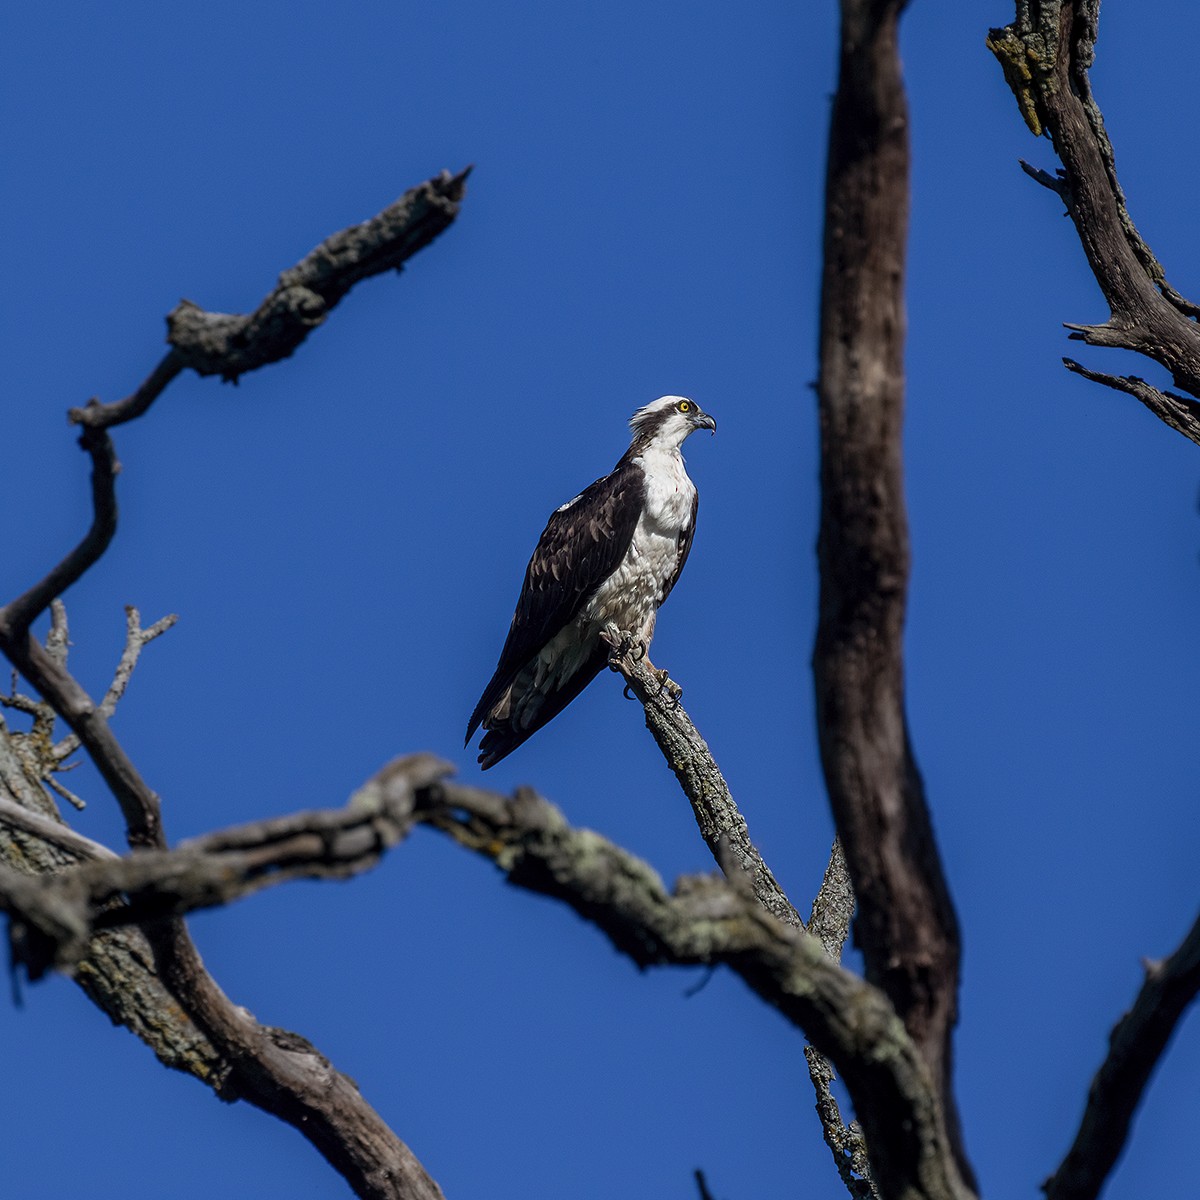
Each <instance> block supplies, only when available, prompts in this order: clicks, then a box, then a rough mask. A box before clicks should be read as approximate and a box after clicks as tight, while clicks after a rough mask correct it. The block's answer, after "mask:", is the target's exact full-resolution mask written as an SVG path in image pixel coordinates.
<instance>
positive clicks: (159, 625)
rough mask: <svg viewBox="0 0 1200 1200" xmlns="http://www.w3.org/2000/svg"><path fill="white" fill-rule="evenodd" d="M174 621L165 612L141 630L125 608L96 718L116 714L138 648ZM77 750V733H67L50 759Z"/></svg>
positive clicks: (138, 619)
mask: <svg viewBox="0 0 1200 1200" xmlns="http://www.w3.org/2000/svg"><path fill="white" fill-rule="evenodd" d="M55 603H56V605H57V606H58V607H59V608H60V609H61V608H62V605H61V602H59V601H56V602H55ZM64 611H65V610H64ZM178 620H179V616H178V614H176V613H168V614H167V616H165V617H161V618H160V619H159V620H157V621H155V622H154V624H153V625H151V626H150V628H149V629H143V628H142V615H141V613H139V612H138V610H137V609H136V608H134V607H133V605H132V604H129V605H126V606H125V648H124V649H123V650H122V651H121V657H120V660H119V661H118V662H117V669H116V671H115V672H114V674H113V679H112V683H110V684H109V685H108V691H107V692H105V693H104V699H103V700H101V701H100V709H99V711H100V715H101V716H103V717H104V718H105V719H106V720H107V719H108V718H109V717H111V716H112V715H113V713H114V712H116V710H117V705H118V704H119V703H120V701H121V697H122V696H124V695H125V689H126V688H127V687H128V686H129V680H130V678H131V677H132V676H133V672H134V668H135V667H136V666H137V663H138V658H139V657H140V656H141V653H142V647H143V646H145V645H146V643H147V642H152V641H154V639H155V638H156V637H160V636H161V635H162V634H164V633H166V632H167V630H168V629H170V628H172V627H173V626H174V625H175V624H176V622H177V621H178ZM46 649H47V650H48V651H49V650H50V646H49V643H47V646H46ZM78 749H79V737H78V735H77V734H74V733H70V734H68V735H67V736H66V737H65V738H63V739H62V740H61V741H59V742H56V743H55V745H54V757H55V759H56V760H58V761H59V762H61V761H62V760H63V759H65V758H69V757H70V756H71V755H72V754H74V753H75V751H76V750H78Z"/></svg>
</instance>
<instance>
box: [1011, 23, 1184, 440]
mask: <svg viewBox="0 0 1200 1200" xmlns="http://www.w3.org/2000/svg"><path fill="white" fill-rule="evenodd" d="M1099 20H1100V3H1099V0H1041V3H1039V4H1036V5H1035V4H1031V3H1030V2H1029V0H1017V5H1016V20H1015V21H1014V22H1013V24H1011V25H1008V26H1006V27H1005V28H1003V29H993V30H992V31H991V33H990V35H989V36H988V39H987V45H988V48H989V49H990V50H991V51H992V53H993V54H995V55H996V57H997V58H998V59H999V60H1000V64H1001V66H1002V67H1003V69H1004V75H1005V78H1006V80H1007V81H1008V83H1009V86H1010V87H1011V88H1012V90H1013V94H1014V95H1015V96H1016V98H1017V102H1018V105H1019V107H1020V110H1021V115H1022V117H1023V118H1024V120H1025V122H1026V124H1027V125H1028V126H1029V128H1030V130H1031V131H1032V132H1033V133H1035V134H1038V135H1041V134H1043V133H1048V134H1049V135H1050V137H1051V139H1052V141H1053V143H1054V151H1055V153H1056V154H1057V155H1058V158H1059V160H1060V162H1061V163H1062V167H1061V169H1060V170H1058V172H1057V173H1056V174H1055V175H1053V176H1052V175H1050V174H1049V173H1047V172H1045V171H1041V170H1038V169H1036V168H1031V167H1028V166H1025V169H1026V171H1027V172H1028V173H1029V174H1030V175H1032V176H1033V177H1034V178H1035V179H1037V180H1038V182H1039V183H1042V184H1044V185H1045V186H1047V187H1049V188H1051V189H1052V190H1053V191H1054V192H1055V194H1056V195H1058V196H1059V197H1061V198H1062V200H1063V202H1064V204H1065V205H1066V208H1067V214H1068V215H1069V216H1070V218H1071V221H1072V223H1073V224H1074V226H1075V230H1076V233H1077V234H1078V236H1079V241H1080V244H1081V246H1082V247H1083V251H1084V254H1085V255H1086V256H1087V260H1088V265H1089V266H1090V267H1091V269H1092V274H1093V275H1094V276H1095V278H1096V282H1097V283H1098V284H1099V285H1100V290H1101V291H1102V292H1103V293H1104V298H1105V300H1106V301H1107V302H1108V307H1109V311H1110V316H1109V319H1108V320H1107V321H1106V322H1104V323H1103V324H1094V325H1080V324H1071V325H1068V326H1067V328H1068V329H1070V330H1072V331H1073V332H1072V336H1073V337H1077V338H1078V339H1079V340H1081V341H1084V342H1087V343H1088V344H1089V345H1092V346H1109V347H1116V348H1119V349H1124V350H1133V351H1134V352H1136V353H1138V354H1141V355H1143V356H1145V357H1146V358H1149V359H1152V360H1153V361H1154V362H1157V363H1160V364H1161V365H1162V366H1164V367H1165V368H1166V369H1167V370H1168V371H1170V373H1171V375H1172V377H1173V378H1174V380H1175V383H1176V385H1177V386H1178V387H1179V388H1181V389H1182V390H1183V391H1186V392H1189V393H1191V395H1192V396H1195V397H1197V398H1200V327H1198V326H1197V324H1196V318H1197V317H1200V307H1198V306H1197V305H1196V304H1195V303H1193V302H1192V301H1191V300H1189V299H1187V298H1186V297H1185V296H1183V295H1181V294H1180V293H1179V292H1178V291H1177V290H1176V289H1175V288H1173V287H1172V286H1171V285H1170V283H1168V281H1167V278H1166V273H1165V272H1164V270H1163V268H1162V265H1161V264H1160V263H1159V261H1158V259H1157V258H1156V257H1155V256H1154V254H1153V252H1152V251H1151V249H1150V247H1149V246H1147V245H1146V243H1145V241H1143V239H1142V237H1141V235H1140V234H1139V233H1138V231H1137V228H1136V226H1135V225H1134V223H1133V220H1132V218H1131V217H1130V215H1129V210H1128V208H1127V207H1126V203H1125V194H1124V192H1123V191H1122V189H1121V184H1120V182H1119V180H1118V179H1117V170H1116V162H1115V157H1114V154H1113V148H1112V143H1111V142H1110V141H1109V139H1108V133H1107V132H1106V130H1105V127H1104V118H1103V116H1102V115H1101V112H1100V107H1099V105H1098V104H1097V103H1096V100H1095V97H1094V96H1093V95H1092V87H1091V79H1090V75H1089V72H1090V70H1091V66H1092V62H1093V60H1094V59H1095V52H1096V38H1097V35H1098V32H1099ZM1064 361H1065V362H1066V363H1067V366H1068V367H1070V369H1072V370H1075V371H1076V372H1077V373H1078V374H1081V375H1083V376H1084V377H1085V378H1088V379H1093V380H1095V381H1097V382H1100V383H1103V384H1105V385H1106V386H1108V387H1113V388H1117V389H1118V390H1120V391H1124V392H1128V393H1129V394H1130V395H1133V396H1136V397H1137V398H1138V399H1139V400H1141V401H1142V403H1143V404H1145V405H1146V407H1147V408H1149V409H1150V411H1151V412H1153V413H1154V414H1155V415H1156V416H1157V417H1159V419H1160V420H1162V421H1164V422H1165V423H1166V424H1168V425H1170V426H1171V428H1172V429H1175V430H1177V431H1178V432H1180V433H1182V434H1183V435H1184V437H1186V438H1189V439H1190V440H1191V441H1193V442H1196V443H1197V444H1200V422H1198V421H1197V420H1196V413H1195V411H1194V410H1192V409H1191V407H1190V403H1191V402H1190V401H1184V400H1183V399H1182V398H1175V397H1171V396H1170V395H1169V393H1162V392H1159V391H1157V389H1154V388H1151V387H1150V386H1149V385H1148V384H1145V383H1144V382H1143V381H1141V380H1138V379H1136V378H1134V377H1124V378H1122V377H1119V376H1113V375H1102V374H1100V373H1098V372H1091V373H1089V372H1087V371H1085V370H1083V369H1082V368H1080V367H1078V365H1077V364H1074V365H1073V364H1072V363H1071V361H1070V360H1064Z"/></svg>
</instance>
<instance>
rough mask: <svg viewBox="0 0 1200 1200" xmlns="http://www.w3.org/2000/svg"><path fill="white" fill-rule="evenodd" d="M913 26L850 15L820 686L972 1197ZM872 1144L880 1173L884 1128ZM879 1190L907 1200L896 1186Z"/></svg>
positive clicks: (829, 295)
mask: <svg viewBox="0 0 1200 1200" xmlns="http://www.w3.org/2000/svg"><path fill="white" fill-rule="evenodd" d="M902 8H903V5H902V4H901V3H899V2H892V3H885V2H881V0H843V3H842V6H841V11H842V19H841V56H840V62H839V71H838V88H837V93H836V96H835V98H834V105H833V116H832V121H831V126H830V135H829V162H828V169H827V177H826V191H825V242H824V266H823V273H822V283H821V330H820V371H819V377H818V384H817V394H818V405H819V416H820V434H821V497H822V499H821V521H820V533H819V537H818V543H817V555H818V561H819V566H820V573H821V584H820V614H819V621H818V628H817V637H816V645H815V648H814V652H813V670H814V676H815V680H814V681H815V686H816V697H817V728H818V736H819V742H820V748H821V759H822V764H823V767H824V771H825V778H826V782H827V786H828V789H829V795H830V801H831V804H832V806H833V813H834V819H835V821H836V823H837V828H838V833H839V835H840V837H841V841H842V845H843V847H844V849H845V854H846V861H847V864H848V866H849V871H850V878H851V880H852V881H853V885H854V892H855V895H856V896H857V898H858V905H859V915H858V921H857V924H856V933H857V940H858V944H859V945H860V947H861V949H862V952H863V957H864V960H865V963H866V970H867V978H868V979H869V980H871V981H872V982H874V983H876V984H878V985H879V986H880V987H881V988H882V989H883V990H884V991H885V992H886V993H887V995H888V996H889V997H890V998H891V1001H892V1003H893V1004H894V1005H895V1007H896V1011H897V1012H898V1013H899V1014H900V1016H901V1018H902V1019H903V1021H904V1024H905V1026H906V1028H907V1029H908V1031H909V1033H910V1034H911V1036H912V1038H913V1040H914V1042H915V1043H916V1045H917V1046H918V1047H919V1048H920V1051H921V1054H922V1055H923V1057H924V1059H925V1062H926V1063H927V1065H928V1067H929V1070H930V1073H931V1076H932V1078H933V1079H934V1080H935V1081H936V1086H937V1092H938V1096H939V1098H940V1102H941V1105H942V1109H943V1113H944V1119H945V1128H946V1135H947V1138H948V1139H949V1142H950V1144H951V1145H952V1146H953V1147H954V1149H955V1153H956V1156H957V1159H958V1165H959V1171H960V1173H961V1176H962V1182H961V1186H962V1187H963V1188H964V1190H965V1189H967V1188H970V1187H972V1186H973V1178H972V1174H971V1170H970V1167H969V1166H968V1164H967V1161H966V1156H965V1152H964V1151H963V1148H962V1144H961V1138H960V1135H959V1132H958V1120H957V1115H956V1108H955V1102H954V1097H953V1091H952V1087H951V1074H952V1071H951V1063H952V1053H951V1034H952V1031H953V1027H954V1024H955V1021H956V1018H957V995H958V971H959V955H960V946H959V931H958V922H957V918H956V916H955V912H954V908H953V904H952V902H951V899H950V892H949V888H948V887H947V884H946V880H945V877H944V874H943V871H942V866H941V860H940V858H939V855H938V851H937V846H936V844H935V840H934V835H933V828H932V824H931V822H930V818H929V812H928V808H927V805H926V802H925V794H924V788H923V785H922V782H921V777H920V774H919V772H918V769H917V764H916V760H915V758H914V755H913V751H912V747H911V744H910V741H909V735H908V725H907V719H906V716H905V710H904V669H903V645H902V640H903V627H904V615H905V600H906V593H907V584H908V571H909V546H908V528H907V523H906V518H905V505H904V491H903V479H902V464H901V421H902V415H903V401H904V332H905V319H904V302H903V288H904V267H905V242H906V236H907V217H908V172H909V149H908V112H907V103H906V100H905V94H904V85H903V81H902V79H901V73H900V60H899V53H898V46H897V36H898V22H899V18H900V13H901V11H902ZM864 1124H866V1122H865V1121H864ZM867 1142H868V1147H869V1149H870V1151H871V1160H872V1163H873V1164H874V1165H876V1166H877V1167H878V1166H879V1164H878V1162H877V1148H876V1146H875V1143H874V1133H873V1131H872V1130H871V1129H869V1128H868V1130H867ZM876 1175H877V1179H878V1181H879V1183H880V1186H881V1187H882V1189H883V1192H884V1194H885V1195H890V1194H891V1191H890V1188H889V1187H888V1185H887V1180H886V1173H885V1172H883V1171H879V1170H877V1172H876Z"/></svg>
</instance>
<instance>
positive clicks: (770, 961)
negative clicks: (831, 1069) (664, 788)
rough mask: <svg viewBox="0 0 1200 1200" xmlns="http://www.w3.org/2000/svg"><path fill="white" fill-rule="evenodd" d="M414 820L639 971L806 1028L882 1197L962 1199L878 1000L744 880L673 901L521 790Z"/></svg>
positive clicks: (915, 1059)
mask: <svg viewBox="0 0 1200 1200" xmlns="http://www.w3.org/2000/svg"><path fill="white" fill-rule="evenodd" d="M416 812H417V816H418V819H419V820H421V821H424V822H425V823H426V824H429V825H431V826H433V827H434V828H436V829H440V830H441V831H442V832H444V833H446V834H448V835H449V836H450V837H452V838H453V839H454V840H455V841H457V842H458V843H459V844H460V845H463V846H465V847H467V848H468V849H470V850H473V851H474V852H475V853H477V854H480V855H482V856H483V857H485V858H487V859H489V860H490V861H491V862H494V863H495V864H496V865H497V866H498V867H499V868H500V869H501V870H502V871H504V873H505V876H506V878H507V879H508V881H509V882H510V883H512V884H514V885H516V886H518V887H521V888H524V889H526V890H528V891H532V892H536V893H538V894H540V895H545V896H551V897H553V898H555V899H558V900H561V901H562V902H563V903H565V904H567V905H568V906H569V907H571V908H572V909H574V910H575V911H576V912H577V913H578V914H579V915H580V916H582V917H583V918H584V919H585V920H587V921H589V922H590V923H591V924H593V925H595V926H596V927H597V928H598V929H600V930H601V932H603V933H604V934H605V935H606V936H607V937H608V938H609V940H610V941H611V942H612V943H613V945H614V946H616V948H617V949H618V950H620V951H622V952H623V953H624V954H626V955H628V956H629V957H630V958H631V959H632V960H633V961H634V962H635V963H637V964H638V965H639V966H643V967H646V966H653V965H658V964H677V965H700V964H706V965H712V964H720V965H724V966H726V967H728V968H729V969H730V970H732V971H733V972H734V973H735V974H737V975H739V976H740V977H741V978H742V979H743V980H744V981H745V982H746V983H747V984H748V985H749V986H750V987H751V988H752V989H753V990H754V991H755V992H756V993H757V994H758V995H759V996H760V997H761V998H762V999H763V1000H764V1001H766V1002H767V1003H768V1004H770V1005H771V1006H772V1007H774V1008H775V1009H777V1010H778V1011H779V1012H780V1013H781V1014H782V1015H783V1016H784V1017H785V1018H786V1019H787V1020H788V1021H790V1022H791V1023H792V1024H794V1025H796V1026H797V1027H798V1028H800V1029H802V1030H803V1031H804V1032H805V1033H806V1034H807V1036H808V1037H809V1039H810V1040H811V1041H812V1043H813V1045H814V1046H815V1047H817V1049H818V1050H820V1051H821V1053H823V1054H825V1055H826V1056H827V1057H828V1058H829V1059H830V1061H831V1062H832V1063H833V1064H834V1066H835V1067H836V1068H837V1070H838V1072H839V1074H840V1075H841V1077H842V1078H843V1080H844V1081H845V1083H846V1086H847V1088H848V1090H849V1091H850V1094H851V1096H852V1098H853V1100H854V1106H855V1110H856V1112H857V1113H858V1116H859V1119H860V1121H861V1122H862V1125H863V1128H864V1130H865V1132H866V1138H867V1144H868V1146H869V1147H870V1153H871V1164H872V1167H873V1169H874V1177H875V1178H876V1180H877V1181H878V1182H879V1186H880V1193H881V1194H882V1195H886V1196H895V1197H907V1198H911V1200H915V1198H917V1197H926V1198H929V1200H935V1198H936V1200H951V1198H954V1200H962V1198H963V1197H964V1196H966V1195H967V1193H966V1192H965V1191H964V1189H963V1187H962V1184H961V1181H960V1179H959V1176H958V1171H957V1168H956V1166H955V1162H954V1155H953V1153H952V1150H951V1147H950V1146H949V1143H948V1142H947V1140H946V1137H945V1130H944V1124H943V1119H942V1113H941V1105H940V1100H939V1098H938V1095H937V1088H936V1085H935V1083H934V1081H933V1080H932V1078H931V1076H930V1074H929V1070H928V1067H927V1065H926V1064H925V1062H924V1060H923V1057H922V1054H921V1052H920V1050H919V1048H918V1047H917V1046H916V1045H915V1043H914V1042H913V1040H912V1039H911V1038H910V1037H909V1035H908V1034H907V1032H906V1031H905V1029H904V1026H903V1024H902V1023H901V1021H900V1020H899V1018H898V1017H897V1015H896V1013H895V1010H894V1009H893V1008H892V1006H891V1004H890V1003H889V1001H888V1000H887V998H886V997H885V996H884V994H883V993H882V992H881V991H880V990H879V989H877V988H875V987H873V986H872V985H871V984H869V983H866V982H865V981H863V980H862V979H860V978H858V976H856V975H854V974H852V973H851V972H849V971H846V970H844V969H843V968H842V967H839V966H838V965H837V964H836V963H835V962H834V961H833V960H832V959H831V958H830V957H829V956H828V955H827V954H826V953H825V950H824V949H823V948H822V946H821V944H820V942H819V941H818V940H817V939H816V938H813V937H810V936H809V935H808V934H806V933H805V932H804V931H803V930H802V929H800V928H799V927H797V926H796V925H792V924H788V923H786V922H784V921H781V920H778V919H776V918H775V917H774V916H772V915H771V914H770V913H769V912H768V911H767V910H766V909H765V908H764V907H763V906H762V904H761V903H760V902H759V901H758V899H757V898H756V897H755V896H754V895H753V893H752V890H751V888H750V887H749V886H747V884H748V879H747V877H746V876H744V875H742V874H740V873H736V872H735V873H733V875H732V877H731V878H730V879H729V880H723V879H720V878H718V877H714V876H691V877H687V878H684V879H681V880H680V881H679V882H678V883H677V885H676V887H675V889H674V890H673V891H672V892H668V891H667V889H666V888H665V887H664V885H663V883H662V880H661V879H660V878H659V876H658V875H657V873H656V872H655V871H654V870H653V869H652V868H651V867H650V866H649V865H648V864H647V863H645V862H643V861H642V860H641V859H639V858H636V857H635V856H634V855H632V854H630V853H629V852H628V851H626V850H623V849H621V848H620V847H619V846H616V845H614V844H613V843H612V842H610V841H608V840H607V839H606V838H603V837H601V836H600V835H599V834H597V833H594V832H592V831H591V830H587V829H574V828H572V827H571V826H570V825H569V824H568V823H567V822H566V820H565V819H564V818H563V816H562V814H561V813H560V812H559V810H558V809H557V808H555V807H554V806H553V805H552V804H550V803H549V802H547V801H546V800H544V799H542V798H541V797H540V796H538V795H537V794H536V793H534V792H532V791H530V790H528V789H525V790H522V791H519V792H518V793H517V795H516V796H515V797H513V798H511V799H509V798H507V797H504V796H500V795H497V794H496V793H493V792H488V791H484V790H482V789H479V788H473V787H468V786H465V785H462V784H458V783H454V782H451V781H443V782H440V783H435V784H433V785H432V786H431V787H429V788H427V789H425V791H423V792H419V793H418V795H417V809H416Z"/></svg>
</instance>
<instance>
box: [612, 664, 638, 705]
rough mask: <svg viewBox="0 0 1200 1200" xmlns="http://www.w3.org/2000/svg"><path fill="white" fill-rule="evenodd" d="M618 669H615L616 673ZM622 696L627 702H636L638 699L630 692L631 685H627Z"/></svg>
mask: <svg viewBox="0 0 1200 1200" xmlns="http://www.w3.org/2000/svg"><path fill="white" fill-rule="evenodd" d="M616 669H617V668H616V667H613V670H614V671H615V670H616ZM621 694H622V695H623V696H624V697H625V699H626V700H636V699H637V697H636V696H635V695H634V694H633V693H632V692H631V691H630V690H629V684H626V685H625V687H624V689H623V690H622V693H621Z"/></svg>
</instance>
